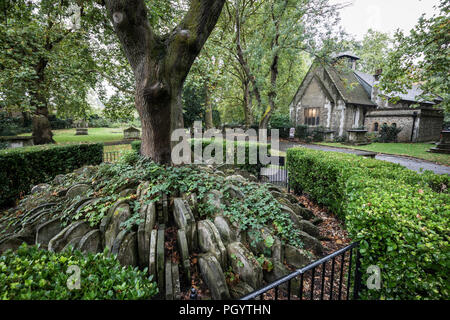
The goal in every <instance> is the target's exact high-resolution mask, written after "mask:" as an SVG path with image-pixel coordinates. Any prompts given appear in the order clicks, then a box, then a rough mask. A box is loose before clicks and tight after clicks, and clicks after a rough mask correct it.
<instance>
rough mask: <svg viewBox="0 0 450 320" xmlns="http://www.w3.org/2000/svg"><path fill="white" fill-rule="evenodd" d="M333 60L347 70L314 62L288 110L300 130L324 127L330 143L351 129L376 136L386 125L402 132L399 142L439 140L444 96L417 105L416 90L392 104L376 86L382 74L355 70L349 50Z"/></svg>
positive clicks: (417, 88) (356, 58)
mask: <svg viewBox="0 0 450 320" xmlns="http://www.w3.org/2000/svg"><path fill="white" fill-rule="evenodd" d="M334 59H335V61H336V62H344V63H345V64H346V65H347V66H348V67H349V68H338V67H332V66H322V65H320V64H319V63H313V65H312V66H311V68H310V69H309V71H308V73H307V74H306V77H305V78H304V79H303V81H302V83H301V84H300V87H299V88H298V90H297V93H296V94H295V96H294V98H293V100H292V102H291V104H290V107H289V110H290V119H291V121H292V122H293V123H294V124H295V125H296V126H297V125H308V126H309V127H321V128H324V131H325V132H326V133H327V134H326V135H325V137H326V138H327V140H332V139H333V138H335V137H338V136H339V137H343V136H348V131H349V130H352V129H363V128H364V129H365V130H367V131H368V132H377V131H378V130H379V128H380V127H381V126H382V125H383V124H384V123H386V124H388V125H396V126H398V127H400V128H402V130H401V132H400V133H399V135H398V141H399V142H421V141H436V140H439V136H440V132H441V130H442V125H443V120H444V116H443V112H442V110H441V109H438V108H436V104H439V103H440V102H441V101H442V99H441V98H439V97H437V98H436V99H435V100H434V101H418V100H416V96H417V95H419V94H420V93H421V92H422V91H421V90H420V88H419V87H418V86H414V87H413V88H411V89H409V90H408V92H407V93H406V94H401V95H400V100H399V101H398V102H397V103H395V104H393V103H391V102H388V101H387V99H382V97H383V94H382V92H380V90H379V89H378V88H377V87H376V84H377V83H378V78H379V75H380V71H378V74H374V75H371V74H367V73H363V72H360V71H358V70H356V64H357V60H359V58H358V57H357V56H355V55H354V54H352V53H351V52H343V53H340V54H338V55H336V56H335V57H334ZM341 59H344V60H343V61H342V60H341ZM340 65H342V64H340ZM384 97H386V95H384ZM411 105H417V107H414V108H413V107H411Z"/></svg>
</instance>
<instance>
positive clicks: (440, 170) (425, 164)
mask: <svg viewBox="0 0 450 320" xmlns="http://www.w3.org/2000/svg"><path fill="white" fill-rule="evenodd" d="M293 147H305V148H309V149H315V150H322V151H335V152H342V153H353V154H357V153H358V152H360V151H358V150H355V149H346V148H334V147H328V146H320V145H316V144H303V143H295V142H284V141H280V151H284V152H285V151H286V150H287V149H289V148H293ZM375 159H378V160H384V161H389V162H393V163H398V164H400V165H402V166H404V167H406V168H408V169H410V170H414V171H417V172H421V170H431V171H433V172H434V173H437V174H450V167H448V166H444V165H440V164H435V163H433V162H429V161H425V160H420V159H415V158H408V157H402V156H394V155H388V154H383V153H379V154H377V155H376V156H375Z"/></svg>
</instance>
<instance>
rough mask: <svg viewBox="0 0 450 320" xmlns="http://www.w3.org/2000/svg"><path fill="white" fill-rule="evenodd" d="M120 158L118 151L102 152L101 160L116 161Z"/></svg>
mask: <svg viewBox="0 0 450 320" xmlns="http://www.w3.org/2000/svg"><path fill="white" fill-rule="evenodd" d="M119 158H120V151H108V152H103V162H108V163H112V162H116V161H117V160H119Z"/></svg>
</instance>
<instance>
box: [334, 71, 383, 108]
mask: <svg viewBox="0 0 450 320" xmlns="http://www.w3.org/2000/svg"><path fill="white" fill-rule="evenodd" d="M325 69H326V70H327V73H328V74H329V75H330V78H331V80H332V81H333V83H334V85H335V86H336V88H337V89H338V91H339V93H340V95H341V96H342V98H343V99H344V100H345V102H346V103H351V104H358V105H364V106H371V107H374V106H376V105H375V103H373V102H372V101H371V100H370V94H368V93H367V91H366V90H365V89H364V88H363V86H362V85H361V83H360V81H359V80H358V78H357V77H356V76H355V74H354V73H353V70H350V71H349V70H347V71H344V70H342V71H340V70H339V71H338V70H337V69H336V68H334V67H329V66H327V67H325Z"/></svg>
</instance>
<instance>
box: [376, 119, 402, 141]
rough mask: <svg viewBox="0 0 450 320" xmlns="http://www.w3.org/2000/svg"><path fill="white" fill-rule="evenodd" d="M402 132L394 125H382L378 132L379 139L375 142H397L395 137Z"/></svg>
mask: <svg viewBox="0 0 450 320" xmlns="http://www.w3.org/2000/svg"><path fill="white" fill-rule="evenodd" d="M401 131H402V128H399V127H397V126H394V125H387V124H386V123H384V124H383V125H382V126H381V127H380V130H379V137H378V139H377V141H379V142H397V136H398V134H399V133H400V132H401Z"/></svg>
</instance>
